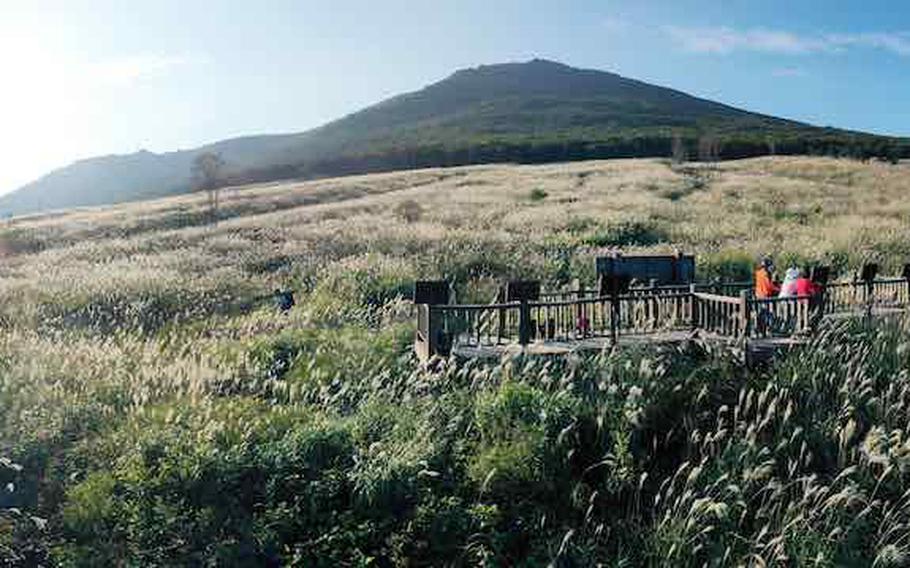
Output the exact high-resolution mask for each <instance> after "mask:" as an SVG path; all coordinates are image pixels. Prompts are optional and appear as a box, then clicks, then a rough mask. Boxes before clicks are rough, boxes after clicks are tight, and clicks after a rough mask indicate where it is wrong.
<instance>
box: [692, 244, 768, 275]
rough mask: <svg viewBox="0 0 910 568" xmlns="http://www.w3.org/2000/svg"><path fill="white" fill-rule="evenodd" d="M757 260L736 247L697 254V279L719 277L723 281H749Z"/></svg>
mask: <svg viewBox="0 0 910 568" xmlns="http://www.w3.org/2000/svg"><path fill="white" fill-rule="evenodd" d="M757 262H758V259H757V258H754V257H753V255H751V254H749V253H747V252H743V251H741V250H737V249H725V250H722V251H719V252H715V253H709V254H705V255H699V257H698V274H697V275H696V276H697V277H698V279H699V280H705V281H707V280H712V279H715V278H717V279H719V280H721V281H723V282H750V281H751V280H752V272H753V270H754V269H755V266H756V264H757Z"/></svg>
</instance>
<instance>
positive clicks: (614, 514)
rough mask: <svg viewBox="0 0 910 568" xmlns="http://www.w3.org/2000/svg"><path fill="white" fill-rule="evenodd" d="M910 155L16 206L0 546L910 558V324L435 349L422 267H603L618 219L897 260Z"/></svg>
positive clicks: (8, 258)
mask: <svg viewBox="0 0 910 568" xmlns="http://www.w3.org/2000/svg"><path fill="white" fill-rule="evenodd" d="M907 174H908V166H907V165H899V166H889V165H884V164H878V163H873V164H861V163H859V162H855V161H847V160H833V159H822V158H813V159H809V158H762V159H753V160H744V161H736V162H726V163H723V164H720V165H718V166H716V167H713V166H712V167H707V166H699V165H690V166H687V167H685V168H673V167H671V166H670V165H669V164H667V163H664V162H661V161H659V160H619V161H599V162H579V163H571V164H554V165H546V166H480V167H465V168H453V169H429V170H421V171H412V172H400V173H390V174H376V175H369V176H356V177H347V178H339V179H326V180H319V181H312V182H305V183H288V184H271V185H260V186H253V187H247V188H236V189H231V190H227V191H226V192H225V196H224V199H223V202H224V206H223V208H222V210H221V213H220V215H221V219H220V221H219V222H218V224H217V226H215V225H211V224H208V214H207V212H206V211H205V201H204V199H203V198H202V196H198V195H186V196H178V197H173V198H168V199H162V200H158V201H153V202H147V203H143V204H128V205H120V206H116V207H109V208H101V209H92V210H84V211H74V212H70V213H64V214H55V215H44V216H33V217H26V218H21V219H15V220H13V221H11V222H9V223H7V224H5V225H4V226H3V227H2V228H0V296H2V297H3V298H4V302H3V303H2V304H0V488H4V487H5V488H6V489H4V490H3V491H0V564H3V563H4V562H9V563H15V562H18V563H28V562H35V561H38V560H46V559H47V558H50V559H51V560H52V561H53V562H54V563H59V564H70V565H91V564H95V565H97V564H105V565H112V564H133V565H174V564H183V565H186V564H191V565H193V564H216V565H230V564H256V565H262V564H266V563H269V562H272V563H279V562H280V563H283V564H288V565H306V566H312V565H326V566H336V565H364V564H369V563H373V564H377V565H428V564H429V565H440V564H442V565H445V564H454V565H459V564H490V565H501V564H517V563H528V564H532V565H535V564H536V565H546V564H547V563H549V562H551V561H554V560H555V561H557V563H561V564H565V565H590V564H592V563H594V562H595V561H601V562H606V563H607V564H611V563H612V564H616V565H643V564H647V565H662V566H681V565H693V566H694V565H699V566H700V565H703V564H704V563H706V562H708V563H712V562H713V563H715V564H717V565H724V564H726V565H738V564H748V563H750V562H756V563H762V562H763V563H766V564H808V563H816V564H821V565H828V566H842V565H869V564H871V563H872V562H876V565H880V566H892V565H893V566H899V565H902V564H901V563H902V562H903V559H905V558H906V557H907V556H906V555H907V553H908V551H907V543H908V539H910V505H908V503H907V500H906V497H905V495H906V493H905V492H906V490H907V487H908V486H907V484H908V481H910V480H908V479H907V476H906V473H905V472H906V470H907V468H906V467H905V466H906V464H905V463H904V462H905V461H906V460H905V455H904V454H905V448H904V445H905V444H904V441H905V440H906V439H907V436H910V432H907V430H906V429H907V424H910V412H908V407H907V404H906V401H905V396H904V395H903V394H902V393H904V391H905V390H906V389H907V385H906V382H907V377H908V376H910V360H908V357H907V354H908V350H907V349H906V337H907V334H906V330H904V329H901V328H898V327H893V328H882V329H864V330H859V329H857V330H849V329H845V328H837V329H832V330H830V331H829V332H828V334H827V335H825V336H823V337H821V338H820V339H819V340H818V343H817V345H815V346H814V347H813V348H812V349H811V351H810V352H809V353H808V354H807V355H804V356H803V357H802V358H800V359H799V360H794V361H789V362H785V363H784V364H783V366H782V367H779V368H777V369H773V370H771V371H769V372H767V373H752V372H749V371H747V370H745V369H742V368H741V367H740V366H739V365H738V364H737V363H736V362H735V360H734V359H733V358H731V357H728V356H727V355H726V354H723V353H705V352H701V351H699V350H694V351H693V352H648V351H643V352H634V353H633V352H627V353H622V354H608V353H605V354H602V355H599V356H597V357H593V358H590V359H584V360H581V359H575V358H572V359H569V360H566V361H562V362H559V361H553V362H550V363H547V364H544V362H542V361H536V362H528V363H526V362H523V361H520V360H516V361H506V362H503V364H502V365H493V366H486V367H485V366H481V365H479V364H477V363H474V364H471V365H467V366H464V367H452V368H450V369H448V370H447V371H445V372H443V373H441V374H431V373H425V372H422V371H419V370H417V367H416V365H415V361H414V358H413V357H412V356H411V354H410V345H409V342H410V341H411V338H412V334H413V327H412V325H413V322H412V319H411V316H410V310H409V309H408V306H407V304H406V302H403V301H402V300H401V296H402V295H403V294H406V293H407V291H408V288H409V285H410V283H411V282H412V281H413V280H414V279H415V278H418V277H441V276H445V277H449V278H452V279H454V281H455V282H456V283H457V285H458V288H459V297H460V298H461V299H476V300H478V301H489V300H490V299H491V298H492V296H493V290H494V287H495V284H496V283H497V282H499V281H500V280H501V279H504V278H506V277H514V276H528V277H538V278H541V279H543V280H545V281H546V282H547V283H548V284H549V285H558V284H560V283H564V282H567V281H569V280H571V279H573V278H582V279H589V280H590V279H591V278H592V272H593V257H594V255H595V254H596V253H597V251H599V250H602V247H607V246H623V247H625V248H626V249H627V250H628V249H631V250H669V249H671V248H672V247H675V246H679V247H681V248H683V249H686V250H689V251H693V252H695V253H696V254H697V255H698V259H699V267H700V268H702V269H703V270H702V275H703V276H704V277H709V276H712V275H725V276H728V277H731V278H736V277H742V276H743V274H744V273H748V270H749V266H750V264H751V262H752V259H753V257H754V256H755V255H757V254H759V253H761V252H770V253H773V254H775V255H776V256H777V257H778V258H779V260H781V263H782V262H784V261H787V260H803V259H825V260H829V261H831V262H832V263H833V264H834V265H835V266H836V267H838V268H840V269H841V270H842V271H846V270H849V269H850V268H852V267H854V266H856V265H857V264H859V263H860V262H862V261H864V260H867V259H872V258H874V259H877V260H879V261H881V262H882V263H883V264H884V265H885V266H886V267H888V268H889V270H890V271H893V270H894V269H896V267H898V266H899V265H901V264H903V263H904V262H905V261H906V258H907V257H908V256H910V250H908V248H910V245H908V243H910V224H908V220H910V204H907V202H906V200H905V199H903V192H904V180H905V179H906V176H907ZM276 287H292V288H294V289H296V290H297V291H298V301H299V302H298V306H297V307H295V308H294V310H292V311H291V312H290V313H289V314H284V315H282V314H278V313H276V311H275V310H274V308H273V307H272V305H271V303H270V302H269V301H268V300H267V299H263V296H264V295H266V294H268V293H269V292H271V291H272V290H273V289H275V288H276ZM851 331H852V332H853V333H850V332H851ZM7 484H11V485H9V486H7Z"/></svg>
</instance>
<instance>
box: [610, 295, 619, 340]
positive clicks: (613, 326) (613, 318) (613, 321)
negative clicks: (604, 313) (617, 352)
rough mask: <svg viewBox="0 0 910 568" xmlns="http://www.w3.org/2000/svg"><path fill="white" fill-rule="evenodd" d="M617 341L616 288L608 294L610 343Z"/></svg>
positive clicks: (617, 308) (617, 305) (617, 299)
mask: <svg viewBox="0 0 910 568" xmlns="http://www.w3.org/2000/svg"><path fill="white" fill-rule="evenodd" d="M618 342H619V294H618V292H617V290H616V289H614V290H613V292H612V293H611V294H610V343H612V344H613V345H614V346H615V345H616V344H617V343H618Z"/></svg>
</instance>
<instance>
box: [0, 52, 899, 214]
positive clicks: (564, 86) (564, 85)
mask: <svg viewBox="0 0 910 568" xmlns="http://www.w3.org/2000/svg"><path fill="white" fill-rule="evenodd" d="M675 138H679V141H680V149H681V150H682V152H683V153H686V154H688V155H689V156H690V157H696V156H699V155H700V154H705V149H706V148H713V149H714V150H713V152H711V153H712V154H715V155H716V156H717V157H721V158H742V157H749V156H758V155H764V154H769V153H770V154H775V153H777V154H784V155H793V154H819V155H831V156H844V155H850V156H855V157H861V158H868V157H870V156H879V157H882V158H888V159H897V158H899V157H901V156H904V157H910V145H908V142H907V140H904V139H896V138H888V137H882V136H874V135H870V134H863V133H857V132H848V131H843V130H837V129H832V128H818V127H814V126H810V125H807V124H801V123H798V122H794V121H789V120H783V119H779V118H774V117H770V116H765V115H760V114H755V113H750V112H747V111H744V110H740V109H736V108H732V107H729V106H726V105H723V104H719V103H716V102H712V101H707V100H704V99H699V98H696V97H692V96H690V95H687V94H685V93H681V92H679V91H674V90H672V89H667V88H663V87H658V86H654V85H649V84H647V83H643V82H640V81H635V80H633V79H628V78H625V77H621V76H619V75H615V74H613V73H607V72H603V71H594V70H583V69H575V68H572V67H569V66H566V65H562V64H559V63H555V62H552V61H543V60H534V61H530V62H527V63H514V64H502V65H487V66H481V67H477V68H472V69H463V70H460V71H457V72H455V73H454V74H452V75H451V76H449V77H448V78H446V79H444V80H442V81H439V82H437V83H434V84H432V85H429V86H428V87H426V88H424V89H421V90H419V91H415V92H412V93H407V94H403V95H400V96H397V97H393V98H391V99H389V100H386V101H383V102H380V103H379V104H376V105H374V106H371V107H368V108H366V109H363V110H361V111H359V112H356V113H353V114H351V115H349V116H346V117H344V118H341V119H340V120H336V121H334V122H331V123H329V124H326V125H324V126H322V127H320V128H316V129H314V130H310V131H307V132H303V133H299V134H286V135H276V136H253V137H246V138H238V139H234V140H225V141H221V142H217V143H215V144H211V145H207V146H204V147H202V148H197V149H194V150H186V151H180V152H170V153H165V154H153V153H151V152H139V153H136V154H131V155H127V156H106V157H100V158H93V159H90V160H84V161H81V162H78V163H76V164H73V165H71V166H68V167H65V168H62V169H60V170H57V171H55V172H52V173H50V174H48V175H47V176H45V177H43V178H41V179H39V180H37V181H35V182H34V183H32V184H29V185H28V186H25V187H24V188H22V189H20V190H18V191H17V192H15V193H13V194H11V195H9V196H4V197H0V214H3V213H16V214H18V213H23V212H30V211H38V210H46V209H59V208H65V207H72V206H77V205H97V204H101V203H113V202H120V201H130V200H137V199H146V198H149V197H154V196H163V195H171V194H174V193H179V192H184V191H187V190H188V189H189V188H190V186H191V180H190V169H191V164H192V160H193V158H194V157H195V156H196V155H198V154H200V153H202V152H216V153H220V154H221V155H222V157H223V159H224V161H225V162H226V164H227V167H226V170H225V171H224V172H223V174H224V175H223V177H224V180H225V183H234V184H237V183H247V182H255V181H269V180H276V179H290V178H313V177H324V176H337V175H343V174H357V173H365V172H377V171H389V170H403V169H412V168H426V167H434V166H455V165H464V164H487V163H504V162H514V163H547V162H560V161H567V160H590V159H602V158H630V157H643V156H651V157H655V156H656V157H659V156H669V155H670V154H671V151H672V148H673V140H674V139H675Z"/></svg>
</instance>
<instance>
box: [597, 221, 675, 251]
mask: <svg viewBox="0 0 910 568" xmlns="http://www.w3.org/2000/svg"><path fill="white" fill-rule="evenodd" d="M669 240H670V235H669V233H668V232H667V231H666V230H664V229H663V228H662V227H660V226H658V225H657V224H656V223H654V222H651V221H621V222H618V223H615V224H612V225H609V226H607V227H606V228H604V229H602V230H600V231H598V232H596V233H594V234H592V235H589V236H588V237H586V238H585V239H584V240H583V242H584V244H586V245H588V246H593V247H633V246H641V247H646V246H653V245H656V244H660V243H665V242H668V241H669Z"/></svg>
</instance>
